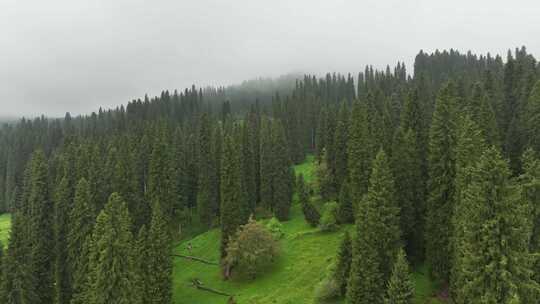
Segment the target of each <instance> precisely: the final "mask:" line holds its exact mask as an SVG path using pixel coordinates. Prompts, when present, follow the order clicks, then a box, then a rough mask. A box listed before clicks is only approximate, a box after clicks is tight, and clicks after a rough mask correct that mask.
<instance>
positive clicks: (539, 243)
mask: <svg viewBox="0 0 540 304" xmlns="http://www.w3.org/2000/svg"><path fill="white" fill-rule="evenodd" d="M522 159H523V160H522V162H523V169H524V173H523V175H522V176H521V177H520V180H521V187H522V188H523V190H522V192H523V195H524V199H525V200H526V201H527V202H528V204H529V208H530V209H529V210H530V219H531V224H532V233H531V240H530V245H529V250H530V252H531V253H532V254H536V255H540V160H539V158H538V154H537V153H535V152H534V151H533V150H532V149H531V148H529V149H527V150H526V151H525V153H523V158H522ZM532 269H533V271H534V274H533V278H534V280H535V281H536V282H537V283H539V284H540V258H537V259H536V260H535V262H534V264H533V267H532Z"/></svg>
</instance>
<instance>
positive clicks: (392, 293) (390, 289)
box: [385, 249, 414, 304]
mask: <svg viewBox="0 0 540 304" xmlns="http://www.w3.org/2000/svg"><path fill="white" fill-rule="evenodd" d="M413 297H414V285H413V282H412V279H411V273H410V270H409V264H408V263H407V258H406V256H405V251H403V250H402V249H400V250H399V251H398V254H397V257H396V261H395V262H394V268H393V269H392V275H391V276H390V280H389V281H388V286H387V291H386V299H385V304H411V303H413Z"/></svg>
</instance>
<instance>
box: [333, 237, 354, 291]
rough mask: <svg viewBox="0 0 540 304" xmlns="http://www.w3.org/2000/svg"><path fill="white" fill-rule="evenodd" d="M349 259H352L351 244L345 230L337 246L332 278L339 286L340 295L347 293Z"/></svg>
mask: <svg viewBox="0 0 540 304" xmlns="http://www.w3.org/2000/svg"><path fill="white" fill-rule="evenodd" d="M351 259H352V244H351V236H350V235H349V232H348V231H346V232H345V235H344V236H343V240H342V241H341V244H340V246H339V252H338V255H337V264H336V272H335V273H334V278H335V280H336V283H337V285H338V287H339V292H340V295H341V296H345V295H346V294H347V282H348V281H349V275H350V272H351Z"/></svg>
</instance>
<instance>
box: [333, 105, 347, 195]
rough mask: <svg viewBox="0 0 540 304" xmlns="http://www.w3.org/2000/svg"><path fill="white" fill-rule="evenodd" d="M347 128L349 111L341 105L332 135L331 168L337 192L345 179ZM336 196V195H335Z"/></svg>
mask: <svg viewBox="0 0 540 304" xmlns="http://www.w3.org/2000/svg"><path fill="white" fill-rule="evenodd" d="M348 128H349V109H348V107H347V104H346V103H345V102H344V103H342V105H341V107H340V109H339V115H338V121H337V126H336V131H335V134H334V140H333V142H332V144H333V145H334V149H335V155H334V163H333V164H332V167H331V172H332V176H333V178H332V180H333V184H334V187H333V188H334V189H336V190H337V191H339V190H340V189H341V185H342V183H343V180H344V179H345V178H346V177H347V140H348ZM336 194H337V193H336Z"/></svg>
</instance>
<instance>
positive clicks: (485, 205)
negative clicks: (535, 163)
mask: <svg viewBox="0 0 540 304" xmlns="http://www.w3.org/2000/svg"><path fill="white" fill-rule="evenodd" d="M519 190H520V188H519V187H516V185H515V184H514V182H513V181H512V180H511V173H510V170H509V167H508V163H507V162H506V161H505V160H503V159H502V157H501V155H500V153H499V151H497V149H496V148H493V147H492V148H489V149H487V150H486V151H485V152H484V153H483V154H482V156H481V158H480V161H479V162H478V165H477V168H476V169H475V171H474V175H473V178H472V182H471V183H470V184H469V186H468V187H467V189H466V190H465V191H466V193H465V198H464V202H463V204H464V205H465V206H466V208H467V211H468V214H467V217H468V219H469V220H468V221H464V222H463V223H464V224H466V227H465V229H464V233H463V239H464V242H463V246H462V250H463V251H464V261H463V267H462V271H463V272H464V275H466V277H467V278H468V279H466V280H464V284H463V287H462V288H461V289H460V290H459V292H458V296H457V297H456V299H457V302H458V303H481V302H482V303H511V302H513V301H515V299H516V296H517V297H519V299H520V300H521V301H523V302H524V303H534V302H535V301H536V300H537V299H538V295H539V294H538V288H539V287H538V283H537V282H535V281H534V280H533V279H532V270H531V262H532V255H531V254H530V253H529V238H530V229H531V227H530V221H529V220H528V213H529V212H530V211H529V208H528V205H527V204H526V203H524V202H523V200H522V199H521V198H520V193H519ZM501 244H502V245H501Z"/></svg>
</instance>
